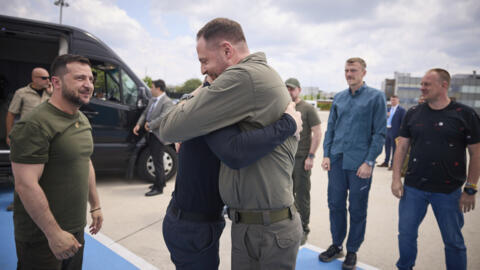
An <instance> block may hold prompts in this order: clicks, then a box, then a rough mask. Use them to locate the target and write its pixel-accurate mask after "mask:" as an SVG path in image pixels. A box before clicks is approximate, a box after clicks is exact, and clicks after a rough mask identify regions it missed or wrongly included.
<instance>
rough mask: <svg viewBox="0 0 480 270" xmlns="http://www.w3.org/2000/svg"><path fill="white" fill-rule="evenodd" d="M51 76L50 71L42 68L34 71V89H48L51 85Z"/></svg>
mask: <svg viewBox="0 0 480 270" xmlns="http://www.w3.org/2000/svg"><path fill="white" fill-rule="evenodd" d="M49 78H50V75H49V74H48V71H47V70H46V69H44V68H41V67H36V68H34V69H33V70H32V87H33V88H35V89H37V90H40V89H44V88H47V87H48V84H49V83H50V79H49Z"/></svg>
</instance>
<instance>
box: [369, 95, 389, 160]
mask: <svg viewBox="0 0 480 270" xmlns="http://www.w3.org/2000/svg"><path fill="white" fill-rule="evenodd" d="M386 134H387V104H386V101H385V95H384V94H383V93H379V95H378V96H377V98H376V101H375V105H374V108H373V123H372V142H371V143H370V147H369V149H368V154H367V157H366V159H365V160H367V161H375V159H376V158H377V157H378V155H380V153H381V152H382V148H383V145H384V144H385V136H386Z"/></svg>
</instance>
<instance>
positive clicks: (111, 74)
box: [92, 63, 138, 106]
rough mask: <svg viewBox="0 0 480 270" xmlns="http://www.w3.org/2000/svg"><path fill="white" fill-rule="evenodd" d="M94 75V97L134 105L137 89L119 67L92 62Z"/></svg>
mask: <svg viewBox="0 0 480 270" xmlns="http://www.w3.org/2000/svg"><path fill="white" fill-rule="evenodd" d="M92 70H93V71H94V75H95V90H94V94H93V95H94V97H96V98H98V99H100V100H105V101H111V102H117V103H121V104H124V105H130V106H136V102H137V96H138V89H137V85H136V84H135V82H134V81H133V80H132V78H131V77H130V76H129V75H128V74H127V73H126V72H125V71H124V70H123V69H121V68H119V67H117V66H115V65H111V64H104V63H99V64H93V65H92Z"/></svg>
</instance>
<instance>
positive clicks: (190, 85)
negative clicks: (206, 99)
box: [175, 78, 202, 93]
mask: <svg viewBox="0 0 480 270" xmlns="http://www.w3.org/2000/svg"><path fill="white" fill-rule="evenodd" d="M200 85H202V81H201V80H200V79H196V78H195V79H189V80H187V81H185V83H183V85H182V86H180V87H176V88H175V90H176V91H177V92H180V93H191V92H192V91H193V90H195V89H197V88H198V87H199V86H200Z"/></svg>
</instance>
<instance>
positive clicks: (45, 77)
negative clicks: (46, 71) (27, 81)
mask: <svg viewBox="0 0 480 270" xmlns="http://www.w3.org/2000/svg"><path fill="white" fill-rule="evenodd" d="M37 78H40V79H42V80H48V79H49V78H50V77H48V76H38V77H37Z"/></svg>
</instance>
